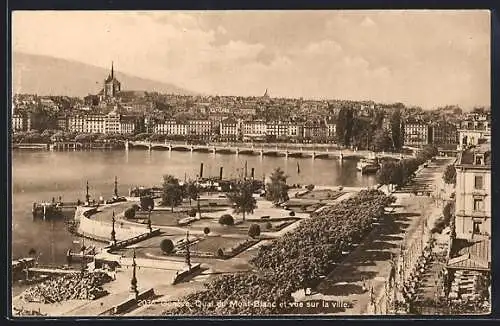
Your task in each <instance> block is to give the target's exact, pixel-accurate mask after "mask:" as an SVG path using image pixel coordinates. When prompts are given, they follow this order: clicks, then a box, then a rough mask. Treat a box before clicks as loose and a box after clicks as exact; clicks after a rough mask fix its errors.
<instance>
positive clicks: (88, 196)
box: [85, 180, 90, 204]
mask: <svg viewBox="0 0 500 326" xmlns="http://www.w3.org/2000/svg"><path fill="white" fill-rule="evenodd" d="M85 201H86V202H87V204H90V195H89V181H88V180H87V192H86V194H85Z"/></svg>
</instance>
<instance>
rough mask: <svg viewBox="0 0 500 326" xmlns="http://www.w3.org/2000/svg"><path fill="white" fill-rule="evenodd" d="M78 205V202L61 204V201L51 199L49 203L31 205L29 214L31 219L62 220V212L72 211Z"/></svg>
mask: <svg viewBox="0 0 500 326" xmlns="http://www.w3.org/2000/svg"><path fill="white" fill-rule="evenodd" d="M78 205H80V203H78V202H62V201H61V200H59V201H55V199H54V198H52V201H51V202H40V203H36V202H35V203H33V207H32V209H31V212H32V214H33V219H37V218H42V219H43V220H46V219H51V218H62V217H64V212H67V211H74V210H75V209H76V207H77V206H78Z"/></svg>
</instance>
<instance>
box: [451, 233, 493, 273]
mask: <svg viewBox="0 0 500 326" xmlns="http://www.w3.org/2000/svg"><path fill="white" fill-rule="evenodd" d="M446 267H447V268H449V269H467V270H477V271H490V270H491V240H481V241H477V242H474V243H473V244H472V245H470V246H466V247H464V248H462V249H460V250H459V252H458V256H457V257H453V258H450V260H449V261H448V264H447V266H446Z"/></svg>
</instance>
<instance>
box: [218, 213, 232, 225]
mask: <svg viewBox="0 0 500 326" xmlns="http://www.w3.org/2000/svg"><path fill="white" fill-rule="evenodd" d="M219 224H222V225H234V218H233V217H232V216H231V215H229V214H224V215H222V216H221V217H220V218H219Z"/></svg>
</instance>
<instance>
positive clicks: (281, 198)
mask: <svg viewBox="0 0 500 326" xmlns="http://www.w3.org/2000/svg"><path fill="white" fill-rule="evenodd" d="M287 178H288V177H287V176H286V175H285V172H284V171H283V170H281V168H276V169H275V170H274V172H273V173H272V174H271V176H270V179H271V182H270V183H268V184H266V199H267V200H269V201H272V202H273V203H275V204H278V203H282V202H285V201H287V200H288V199H289V197H288V185H287V184H286V179H287Z"/></svg>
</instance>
